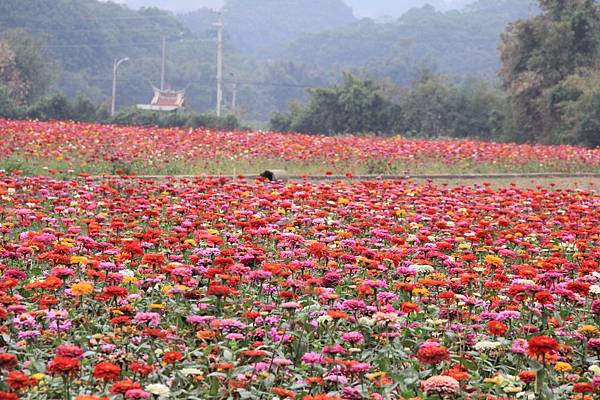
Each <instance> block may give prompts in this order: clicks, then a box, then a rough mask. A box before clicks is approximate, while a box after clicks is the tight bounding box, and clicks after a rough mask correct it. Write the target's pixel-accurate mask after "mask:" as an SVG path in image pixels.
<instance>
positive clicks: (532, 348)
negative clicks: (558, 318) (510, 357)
mask: <svg viewBox="0 0 600 400" xmlns="http://www.w3.org/2000/svg"><path fill="white" fill-rule="evenodd" d="M528 345H529V346H528V349H527V351H528V352H529V354H530V355H532V356H534V357H539V356H545V355H546V354H548V353H550V352H552V351H555V350H556V349H558V342H557V341H556V340H554V339H553V338H551V337H549V336H534V337H532V338H531V339H529V341H528Z"/></svg>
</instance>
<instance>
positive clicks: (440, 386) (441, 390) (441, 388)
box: [421, 375, 460, 396]
mask: <svg viewBox="0 0 600 400" xmlns="http://www.w3.org/2000/svg"><path fill="white" fill-rule="evenodd" d="M421 386H422V388H423V391H424V392H425V394H427V395H428V396H429V395H432V394H437V395H440V396H445V395H453V394H456V393H458V391H459V390H460V383H458V381H457V380H456V379H454V378H452V377H451V376H444V375H436V376H432V377H431V378H429V379H427V380H426V381H422V382H421Z"/></svg>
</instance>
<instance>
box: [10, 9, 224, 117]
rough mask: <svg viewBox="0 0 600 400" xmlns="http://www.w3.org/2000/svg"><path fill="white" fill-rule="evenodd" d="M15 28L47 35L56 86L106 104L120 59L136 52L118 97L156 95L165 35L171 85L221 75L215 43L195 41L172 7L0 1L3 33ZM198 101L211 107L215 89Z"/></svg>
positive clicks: (133, 99) (126, 100)
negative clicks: (154, 86)
mask: <svg viewBox="0 0 600 400" xmlns="http://www.w3.org/2000/svg"><path fill="white" fill-rule="evenodd" d="M15 28H20V29H24V30H25V31H26V32H29V33H30V34H31V35H33V36H35V37H38V38H41V39H42V41H43V42H44V46H43V49H44V52H45V54H46V56H47V58H48V62H49V63H52V64H54V65H55V70H56V72H57V81H56V82H55V84H54V86H55V87H56V88H57V89H59V90H60V91H61V92H63V93H65V94H67V95H68V96H72V97H74V96H76V95H77V94H84V95H86V96H87V97H89V98H91V99H92V100H94V101H97V102H107V101H108V100H109V98H110V96H111V84H112V68H113V61H114V60H115V59H117V58H122V57H129V59H130V62H129V63H125V64H123V66H122V67H121V68H120V70H119V79H120V80H121V82H120V83H119V96H118V97H117V99H118V101H119V103H120V104H135V103H137V102H147V101H149V99H150V97H151V95H152V91H151V88H150V85H149V81H152V82H154V83H155V84H158V82H159V80H160V57H161V39H162V36H163V35H164V36H166V37H167V38H168V41H169V58H168V60H169V63H168V68H167V71H168V72H170V74H169V76H170V80H169V82H170V83H171V84H173V85H174V86H177V87H183V86H186V85H188V84H190V83H192V82H195V81H197V80H198V79H200V77H213V76H214V72H213V71H214V62H212V60H213V59H214V57H215V56H214V54H215V50H214V47H215V46H214V43H205V42H200V41H197V40H195V37H194V35H193V34H192V33H191V32H190V31H189V30H187V29H186V28H185V27H184V26H183V25H181V23H180V22H179V21H178V20H177V19H176V18H175V16H174V15H173V14H172V13H170V12H165V11H160V10H156V9H145V10H142V11H134V10H130V9H128V8H126V7H124V6H122V5H118V4H116V3H112V2H99V1H96V0H27V1H23V0H2V1H0V32H1V31H6V30H10V29H15ZM175 65H176V67H175ZM190 65H193V67H190ZM205 97H207V99H206V100H204V98H205ZM191 102H192V103H193V104H194V105H195V106H196V107H198V108H201V107H204V106H208V105H209V104H210V102H211V99H210V94H209V95H208V96H206V94H204V95H202V94H201V93H200V95H199V96H197V97H196V98H192V99H191Z"/></svg>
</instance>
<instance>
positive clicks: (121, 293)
mask: <svg viewBox="0 0 600 400" xmlns="http://www.w3.org/2000/svg"><path fill="white" fill-rule="evenodd" d="M102 294H104V295H105V296H108V297H126V296H127V295H128V294H129V291H128V290H127V289H126V288H124V287H121V286H107V287H105V288H104V290H103V291H102Z"/></svg>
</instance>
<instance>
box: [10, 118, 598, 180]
mask: <svg viewBox="0 0 600 400" xmlns="http://www.w3.org/2000/svg"><path fill="white" fill-rule="evenodd" d="M266 168H285V169H287V170H288V171H289V172H290V173H292V174H297V175H304V174H311V175H314V174H325V173H334V174H345V173H354V174H375V175H378V174H405V173H410V174H415V173H416V174H435V173H469V172H470V173H477V172H481V173H485V172H600V149H594V150H592V149H585V148H582V147H573V146H554V147H553V146H541V145H517V144H511V143H507V144H499V143H488V142H482V141H473V140H435V141H431V140H422V139H420V140H416V139H404V138H401V137H393V138H381V137H372V136H366V137H357V136H339V137H326V136H309V135H300V134H281V133H275V132H215V131H208V130H202V129H198V130H189V129H159V128H140V127H115V126H109V125H95V124H83V123H72V122H32V121H9V120H1V119H0V170H1V169H4V170H6V171H9V172H10V171H23V173H24V174H28V175H39V174H48V173H49V172H50V173H55V174H56V173H60V172H61V171H63V172H68V171H72V172H74V173H91V174H100V173H109V174H120V173H127V174H129V173H138V174H158V175H164V174H166V175H178V174H179V175H203V174H206V175H217V174H225V175H238V174H240V173H242V174H249V173H260V172H262V171H263V170H264V169H266Z"/></svg>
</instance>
